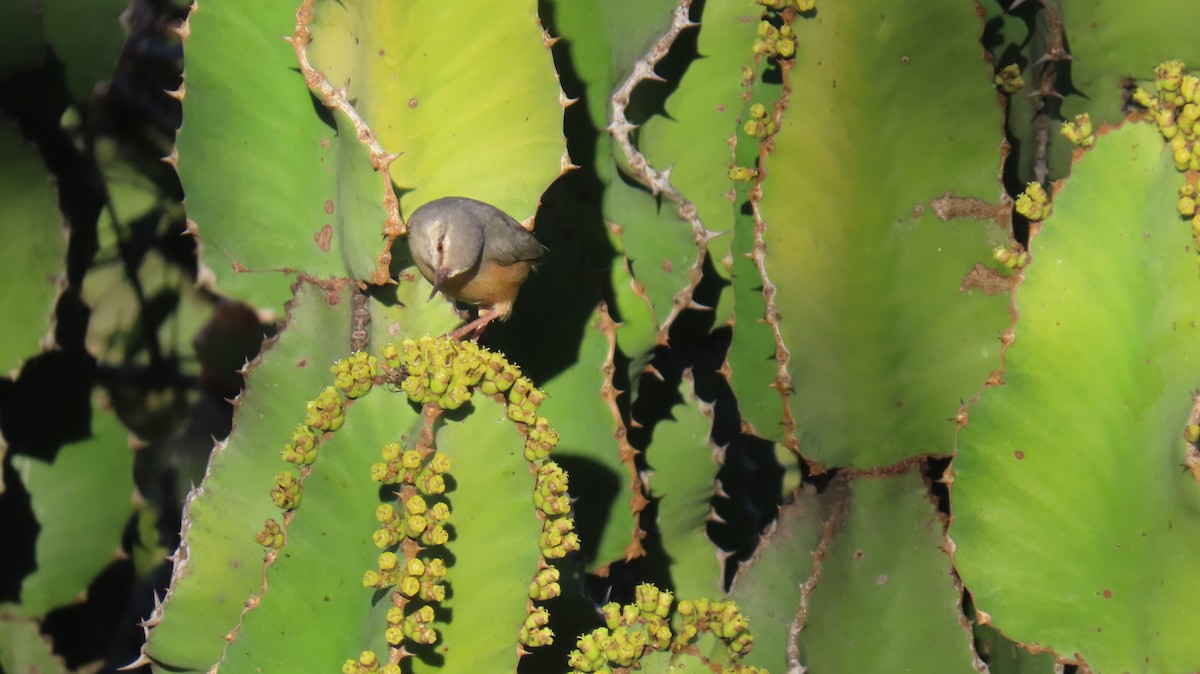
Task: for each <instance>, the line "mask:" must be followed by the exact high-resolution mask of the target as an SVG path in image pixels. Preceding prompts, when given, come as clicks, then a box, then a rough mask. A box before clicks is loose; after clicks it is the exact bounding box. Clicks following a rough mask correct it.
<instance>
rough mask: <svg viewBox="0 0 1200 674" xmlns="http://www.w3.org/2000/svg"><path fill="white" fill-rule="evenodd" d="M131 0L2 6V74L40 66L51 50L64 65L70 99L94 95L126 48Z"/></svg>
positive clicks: (33, 0) (38, 0)
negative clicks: (125, 22) (125, 18)
mask: <svg viewBox="0 0 1200 674" xmlns="http://www.w3.org/2000/svg"><path fill="white" fill-rule="evenodd" d="M128 6H129V2H128V1H127V0H95V1H93V0H14V1H13V2H5V3H4V4H3V5H0V75H5V74H10V73H14V72H17V71H20V70H25V69H28V68H35V67H37V66H39V65H40V64H41V63H42V62H43V61H44V59H45V57H46V54H47V53H53V54H54V58H55V59H57V60H58V61H59V62H60V63H61V64H62V70H63V75H64V77H65V78H66V84H67V91H68V92H69V93H70V95H71V98H72V99H74V100H76V101H83V100H86V99H88V98H91V95H92V91H93V90H94V89H95V87H96V85H97V84H98V83H100V82H102V81H105V80H108V79H109V78H110V77H112V73H113V70H114V69H115V68H116V65H117V58H118V57H119V56H120V55H121V49H122V47H124V46H125V27H124V26H123V25H122V23H121V13H122V12H124V11H125V10H126V9H127V7H128Z"/></svg>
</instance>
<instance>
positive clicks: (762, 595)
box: [729, 488, 833, 672]
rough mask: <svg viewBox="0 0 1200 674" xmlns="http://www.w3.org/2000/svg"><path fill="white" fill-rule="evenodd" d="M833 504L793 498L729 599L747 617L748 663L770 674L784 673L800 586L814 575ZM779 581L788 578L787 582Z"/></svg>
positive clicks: (804, 494) (810, 496) (812, 493)
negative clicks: (750, 645)
mask: <svg viewBox="0 0 1200 674" xmlns="http://www.w3.org/2000/svg"><path fill="white" fill-rule="evenodd" d="M832 502H833V499H831V498H828V497H821V496H818V495H817V494H816V490H814V489H811V488H809V489H805V490H802V491H798V492H796V493H795V494H794V496H793V500H792V502H791V503H789V504H787V505H785V506H783V507H782V508H780V510H779V517H778V518H777V519H776V520H775V522H774V524H772V525H771V528H770V529H769V530H768V531H767V532H766V534H765V535H764V536H763V539H762V542H761V543H760V544H759V548H758V551H757V552H756V553H755V555H754V557H753V558H752V559H751V560H750V561H748V562H745V563H743V564H742V565H741V567H740V568H739V569H738V572H737V576H735V577H734V580H733V588H732V589H731V590H730V592H729V599H732V600H733V601H735V602H737V604H738V606H741V607H742V608H743V610H744V611H745V612H746V615H747V616H749V618H750V630H751V632H752V633H753V634H754V650H753V651H751V653H750V655H749V656H748V657H747V658H746V660H747V663H748V664H751V665H755V666H757V667H765V668H767V669H768V670H769V671H773V672H786V671H788V663H787V652H788V648H789V643H791V642H792V640H793V636H792V634H791V632H790V631H789V627H790V625H791V623H792V622H794V621H795V620H796V611H797V610H798V608H799V607H800V605H801V604H800V602H801V596H802V586H803V584H804V582H805V581H807V580H808V579H809V577H810V576H811V575H812V573H813V564H812V559H813V557H812V553H813V551H814V550H816V549H817V546H818V545H820V543H821V536H822V529H823V527H824V523H825V521H826V520H828V519H829V516H830V506H831V505H832ZM780 578H788V579H789V581H788V582H786V583H781V582H779V579H780Z"/></svg>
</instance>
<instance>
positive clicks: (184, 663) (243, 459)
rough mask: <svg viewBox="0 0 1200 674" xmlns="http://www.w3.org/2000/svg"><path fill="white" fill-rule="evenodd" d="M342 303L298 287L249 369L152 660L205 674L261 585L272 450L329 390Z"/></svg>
mask: <svg viewBox="0 0 1200 674" xmlns="http://www.w3.org/2000/svg"><path fill="white" fill-rule="evenodd" d="M349 304H350V302H349V300H348V294H347V291H346V290H345V289H344V288H343V289H342V290H341V291H340V292H332V293H330V294H327V293H326V291H325V290H324V289H322V288H320V287H318V286H316V285H314V284H311V283H307V282H302V283H300V284H298V286H297V287H296V295H295V299H294V300H293V302H292V304H291V307H290V313H289V320H288V323H287V325H286V327H284V329H283V330H282V332H281V334H280V335H279V337H278V339H277V341H276V342H274V344H273V346H271V348H269V349H267V350H266V351H264V352H263V354H262V355H261V356H259V358H258V359H256V360H255V361H254V363H252V366H251V368H250V369H249V375H248V377H247V381H246V390H245V391H244V392H243V393H242V395H241V396H240V398H239V403H238V409H237V411H236V412H235V414H234V431H233V433H232V434H230V436H229V438H228V439H227V440H225V441H223V442H221V443H219V444H218V446H217V448H216V449H215V450H214V452H213V455H212V457H211V459H210V461H209V467H208V471H207V473H206V476H205V479H204V481H203V482H202V483H201V484H200V486H199V487H198V488H197V489H196V490H195V491H194V492H193V494H192V495H191V496H190V497H189V500H188V505H187V509H186V512H185V519H184V532H183V534H184V542H183V545H182V547H181V548H180V550H179V551H178V552H177V553H176V556H177V557H178V559H177V561H176V564H175V573H174V577H173V580H172V585H171V589H170V590H169V592H168V594H167V597H166V600H165V601H164V605H163V608H164V610H163V611H162V616H161V617H162V620H161V623H160V624H159V625H158V626H157V627H155V628H154V630H153V631H152V632H151V634H150V638H149V641H148V643H147V647H146V652H147V654H148V655H149V656H150V657H151V658H153V659H154V660H155V661H156V662H159V663H161V664H163V665H165V666H170V667H175V668H179V669H184V670H195V671H205V670H207V669H208V668H209V667H210V666H211V665H212V664H213V663H214V662H217V661H218V660H219V659H220V657H221V653H222V649H223V647H224V645H225V643H226V642H225V640H224V637H225V635H226V634H227V633H228V632H229V631H230V630H231V629H233V627H234V626H235V625H237V623H238V617H239V615H240V614H241V611H242V605H243V602H245V601H246V600H247V599H248V598H249V597H250V596H251V595H252V594H254V593H256V592H258V591H259V589H260V588H261V585H262V555H263V552H262V547H261V546H260V545H259V544H258V543H256V542H255V540H254V532H255V531H258V530H259V529H260V528H261V527H262V525H263V521H264V520H265V519H267V518H268V517H278V515H279V510H278V508H276V507H275V505H274V504H273V503H272V502H271V499H270V496H269V495H268V491H269V489H270V486H271V480H272V476H274V475H275V474H276V473H278V472H279V471H280V470H281V468H280V465H281V461H280V458H279V447H280V446H282V445H283V444H284V443H285V442H286V441H287V438H288V437H289V435H290V434H291V432H292V430H293V429H294V428H295V427H296V425H297V424H298V423H300V421H302V420H303V417H304V408H305V404H306V402H307V401H308V400H310V399H312V398H313V397H315V395H316V394H317V393H318V392H320V390H321V389H322V388H324V387H325V386H327V385H329V382H330V381H331V378H332V375H331V374H330V372H329V364H330V363H332V361H333V360H334V359H336V358H339V357H343V356H344V355H345V354H346V353H347V352H348V350H349V344H350V306H349Z"/></svg>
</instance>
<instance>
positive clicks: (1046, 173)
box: [982, 2, 1075, 192]
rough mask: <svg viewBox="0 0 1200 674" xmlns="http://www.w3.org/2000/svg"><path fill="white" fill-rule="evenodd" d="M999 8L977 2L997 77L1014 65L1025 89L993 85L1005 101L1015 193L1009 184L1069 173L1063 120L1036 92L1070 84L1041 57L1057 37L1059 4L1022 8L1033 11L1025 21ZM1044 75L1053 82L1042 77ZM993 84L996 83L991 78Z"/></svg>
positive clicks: (1008, 164)
mask: <svg viewBox="0 0 1200 674" xmlns="http://www.w3.org/2000/svg"><path fill="white" fill-rule="evenodd" d="M1001 4H1002V3H993V2H989V3H983V4H982V6H983V7H984V9H985V10H986V12H987V17H986V21H987V28H986V29H985V39H984V43H985V44H986V45H987V46H988V48H989V52H990V53H991V55H992V64H993V65H994V66H995V69H996V70H997V71H998V73H999V71H1001V70H1002V69H1004V68H1006V67H1009V66H1014V65H1015V66H1017V67H1018V68H1020V69H1021V74H1020V77H1021V80H1022V81H1023V82H1024V85H1023V86H1021V87H1020V88H1017V89H1015V90H1014V91H1006V90H1005V89H1004V88H1003V86H1001V85H998V84H997V85H996V89H997V91H998V92H999V93H1000V94H1001V95H1003V96H1005V101H1006V108H1005V112H1006V114H1005V119H1004V123H1005V128H1006V131H1007V132H1008V135H1009V141H1010V142H1009V157H1008V158H1007V160H1006V162H1005V163H1006V170H1007V171H1008V173H1009V174H1010V175H1008V178H1009V180H1010V181H1011V182H1010V189H1014V191H1017V192H1019V191H1020V189H1019V188H1015V187H1013V186H1014V185H1024V184H1025V183H1028V182H1030V181H1033V180H1037V181H1039V182H1044V181H1046V180H1057V179H1059V178H1061V177H1062V176H1064V175H1066V173H1067V171H1068V170H1070V164H1071V152H1072V150H1073V149H1074V147H1075V146H1074V145H1072V144H1071V143H1070V142H1069V141H1067V140H1066V139H1065V138H1063V137H1062V135H1061V134H1059V129H1060V128H1061V126H1062V120H1061V119H1059V118H1058V117H1057V116H1056V114H1057V113H1056V111H1054V112H1052V110H1051V106H1052V105H1054V102H1053V101H1055V100H1057V99H1053V98H1051V97H1042V96H1040V95H1038V93H1037V92H1038V91H1039V89H1040V87H1041V86H1043V82H1048V81H1049V82H1051V83H1053V84H1054V85H1055V87H1056V90H1059V91H1062V90H1064V89H1067V88H1068V86H1069V85H1068V82H1067V78H1066V76H1065V75H1063V76H1062V77H1061V78H1060V76H1059V73H1058V71H1057V68H1058V67H1059V63H1058V62H1056V61H1050V60H1043V58H1042V57H1043V56H1044V55H1045V54H1046V52H1047V49H1048V48H1049V46H1050V45H1051V44H1052V43H1054V41H1055V40H1057V39H1060V38H1061V32H1062V29H1061V22H1060V21H1058V20H1057V17H1058V16H1061V14H1059V12H1061V11H1062V8H1061V7H1060V6H1059V5H1060V4H1061V3H1059V2H1045V3H1039V4H1037V5H1026V6H1025V7H1023V8H1021V9H1020V10H1019V11H1020V13H1021V14H1025V13H1026V12H1033V17H1032V18H1031V19H1029V17H1027V16H1018V15H1017V14H1016V13H1013V12H1006V11H1003V9H1002V7H1001ZM1014 9H1015V8H1014ZM1052 12H1053V13H1052ZM1027 19H1029V20H1028V22H1027ZM989 37H990V38H991V39H990V40H989ZM1052 69H1053V73H1052V74H1051V70H1052ZM1047 76H1051V77H1053V80H1047V79H1045V78H1046V77H1047ZM993 84H996V83H995V81H994V80H993ZM1043 148H1044V149H1043Z"/></svg>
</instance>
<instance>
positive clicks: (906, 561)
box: [730, 470, 975, 672]
mask: <svg viewBox="0 0 1200 674" xmlns="http://www.w3.org/2000/svg"><path fill="white" fill-rule="evenodd" d="M944 542H945V537H944V533H943V524H942V522H941V520H940V518H939V516H938V514H937V511H936V509H935V508H934V506H933V504H932V503H930V500H929V496H928V489H927V488H926V486H925V483H924V481H923V479H922V477H921V475H920V473H919V472H918V471H915V470H910V471H909V472H907V473H904V474H902V475H899V476H895V477H888V478H857V479H852V480H851V481H850V482H849V484H846V483H845V482H844V481H842V480H839V481H837V482H835V483H834V484H833V485H831V486H830V487H829V489H828V490H826V492H825V493H823V494H822V495H820V496H817V497H814V496H812V495H811V494H810V493H807V492H801V493H800V494H798V495H797V500H796V501H795V502H794V503H792V504H791V505H788V506H785V507H784V508H783V509H782V511H781V513H780V517H779V520H778V522H777V524H776V525H775V529H774V530H773V531H772V532H770V533H769V534H768V536H767V537H766V538H765V539H764V542H763V544H762V548H761V550H760V551H759V552H758V554H757V555H756V556H755V559H754V560H752V561H751V562H749V563H748V564H746V565H744V566H743V568H742V569H741V570H740V571H739V573H738V576H737V578H736V580H735V581H734V587H733V590H732V591H731V593H730V599H733V600H734V601H736V602H737V603H738V605H739V606H741V607H742V610H743V611H744V612H745V613H746V615H747V616H749V618H750V629H751V632H752V633H753V634H754V650H753V651H752V652H751V653H750V655H749V656H747V658H746V663H747V664H751V665H755V666H758V667H766V668H767V669H769V670H770V671H772V672H774V671H780V672H783V671H791V669H789V668H792V669H795V667H796V665H802V666H803V667H805V668H810V669H811V670H812V671H831V672H832V671H854V672H885V671H922V672H972V671H975V670H974V668H973V662H974V659H975V658H974V653H973V651H972V647H971V634H970V631H969V629H966V628H965V627H964V622H963V616H962V612H961V609H960V607H959V600H960V597H961V592H960V589H959V588H958V587H957V585H956V583H955V582H954V580H953V579H952V574H951V569H950V561H949V559H948V558H947V557H946V554H945V553H944V552H943V550H942V547H943V545H944ZM780 578H789V579H791V580H790V581H789V582H787V583H780V581H779V579H780ZM796 628H799V636H798V637H797V638H796V649H797V650H796V652H797V653H798V658H799V659H798V660H796V661H792V660H791V659H790V658H791V656H789V655H788V653H789V652H790V649H789V647H788V644H789V641H790V640H791V638H792V637H791V636H790V635H792V634H794V632H793V631H792V630H794V629H796ZM862 644H870V647H863V646H862ZM929 644H939V647H938V648H937V649H933V650H930V649H929Z"/></svg>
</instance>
